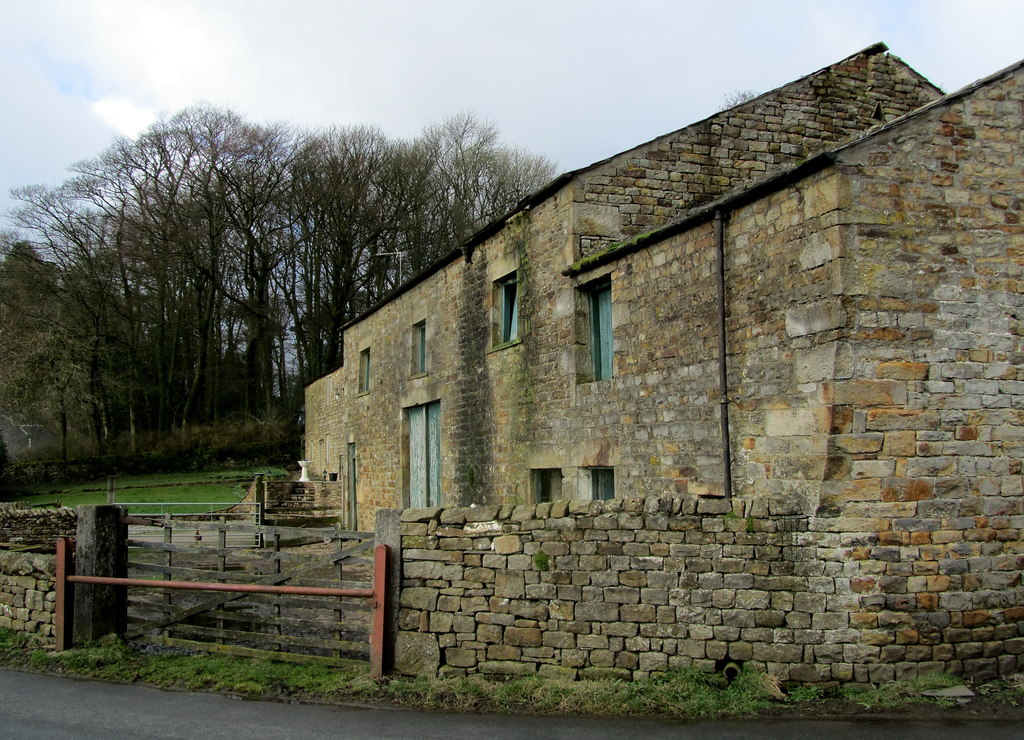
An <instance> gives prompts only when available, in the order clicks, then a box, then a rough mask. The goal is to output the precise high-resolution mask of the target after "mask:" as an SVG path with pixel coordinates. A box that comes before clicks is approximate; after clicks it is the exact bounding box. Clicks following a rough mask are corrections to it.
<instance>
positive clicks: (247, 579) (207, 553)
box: [127, 517, 375, 663]
mask: <svg viewBox="0 0 1024 740" xmlns="http://www.w3.org/2000/svg"><path fill="white" fill-rule="evenodd" d="M128 524H129V527H130V532H131V534H130V535H129V540H128V546H129V560H128V568H129V572H128V575H129V577H134V578H155V579H157V580H164V581H203V582H213V583H223V584H257V585H260V586H289V587H300V590H301V589H306V590H307V591H308V590H309V589H311V588H313V589H317V588H319V589H323V588H330V589H368V590H373V589H374V587H375V584H374V580H375V579H374V572H373V565H374V564H373V558H372V557H371V555H372V553H371V551H372V549H373V546H374V535H373V533H372V532H355V531H344V530H341V529H340V528H339V527H334V528H315V529H314V528H300V527H279V526H265V525H253V524H241V523H231V522H225V521H195V520H186V519H181V518H176V519H172V518H170V517H165V518H163V519H144V518H140V517H130V518H129V520H128ZM142 528H146V529H148V530H149V532H148V533H147V532H146V531H144V529H142ZM370 602H372V599H361V600H354V599H351V598H350V599H342V598H338V597H326V596H310V595H303V596H297V595H293V594H281V593H276V594H251V593H236V592H231V593H205V592H195V591H187V590H177V589H175V590H164V589H149V588H144V587H143V588H132V589H130V590H129V596H128V633H127V637H128V638H129V639H136V640H143V641H147V642H151V643H157V644H163V645H172V646H178V647H185V648H193V649H201V650H208V651H212V652H221V653H231V654H236V655H245V656H252V657H256V656H265V657H271V658H274V659H277V660H292V661H300V662H313V661H316V662H328V663H339V662H343V661H346V660H353V659H354V660H366V659H368V658H369V657H370V656H369V653H370V639H369V636H370V629H371V619H370V616H371V603H370Z"/></svg>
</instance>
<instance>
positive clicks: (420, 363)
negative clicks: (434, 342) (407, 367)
mask: <svg viewBox="0 0 1024 740" xmlns="http://www.w3.org/2000/svg"><path fill="white" fill-rule="evenodd" d="M426 372H427V322H426V321H420V322H418V323H416V324H413V325H412V374H413V375H423V374H425V373H426Z"/></svg>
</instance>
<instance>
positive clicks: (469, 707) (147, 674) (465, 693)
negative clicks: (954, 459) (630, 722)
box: [0, 629, 1024, 719]
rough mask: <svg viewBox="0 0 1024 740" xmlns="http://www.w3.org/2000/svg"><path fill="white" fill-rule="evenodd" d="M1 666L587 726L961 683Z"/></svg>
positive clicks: (899, 695) (74, 662) (104, 658)
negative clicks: (716, 682)
mask: <svg viewBox="0 0 1024 740" xmlns="http://www.w3.org/2000/svg"><path fill="white" fill-rule="evenodd" d="M0 665H2V666H4V667H8V668H17V669H23V670H34V671H39V672H45V673H54V674H60V675H69V676H78V677H83V678H93V679H99V680H104V681H115V682H122V683H145V684H149V685H152V686H158V687H162V688H179V689H188V690H191V691H217V692H223V693H228V694H233V695H237V696H241V697H245V698H275V699H284V700H293V701H294V700H298V701H307V702H319V703H328V704H331V703H334V704H338V703H352V702H355V703H378V704H392V705H398V706H404V707H409V708H416V709H425V710H436V711H453V712H495V713H509V714H550V715H590V716H605V717H612V716H619V717H623V716H634V717H644V716H646V717H658V718H662V719H710V718H727V717H730V718H739V717H754V716H758V715H761V714H765V713H766V712H767V713H770V714H774V713H777V712H775V711H773V709H774V710H783V711H784V713H785V714H789V715H793V714H794V713H795V714H797V715H799V714H800V712H801V710H803V711H804V712H806V714H808V715H812V716H813V715H814V714H815V708H816V707H821V706H823V705H827V704H829V703H832V705H835V704H836V703H837V702H838V703H844V702H846V703H853V704H856V705H858V706H859V707H861V708H864V709H866V710H868V711H872V712H880V711H884V712H892V711H900V710H906V709H908V708H910V707H913V706H915V705H916V706H917V707H918V708H921V707H924V711H927V712H929V713H934V711H936V710H941V709H942V708H943V707H949V706H951V705H952V702H951V700H943V699H934V698H930V697H927V696H924V695H923V694H922V692H924V691H927V690H929V689H936V688H944V687H947V686H955V685H960V684H962V683H963V680H962V679H960V678H958V677H955V676H950V675H946V674H940V675H936V676H928V677H923V678H916V679H911V680H909V681H897V682H894V683H891V684H885V685H882V686H877V687H867V688H863V687H855V686H851V687H845V688H837V689H827V690H826V689H821V688H817V687H799V688H795V689H791V690H790V692H789V694H788V695H786V696H783V695H782V694H780V693H779V691H778V682H777V681H774V680H773V679H771V678H770V677H767V676H765V675H764V674H760V673H757V672H755V671H743V672H741V673H740V675H739V677H738V678H737V679H736V680H735V681H734V682H733V683H732V684H730V685H729V686H728V687H726V688H724V689H723V688H718V687H716V686H713V685H711V684H710V683H709V682H708V680H707V679H708V677H707V675H705V674H702V673H700V672H698V671H678V672H672V673H668V674H665V675H661V676H658V677H656V678H650V679H646V680H641V681H633V682H625V681H618V680H582V681H570V680H567V679H557V678H543V677H539V676H531V677H521V678H513V679H511V680H508V681H503V682H494V681H488V680H485V679H483V678H481V677H479V676H469V677H446V678H431V679H427V678H406V677H399V676H395V677H389V678H387V679H385V680H383V681H373V680H372V679H370V678H369V676H368V675H367V672H366V670H365V669H363V668H361V667H330V666H323V665H315V664H309V665H302V664H293V663H284V662H276V661H268V660H251V659H245V658H236V657H231V656H218V655H207V654H200V655H167V654H148V653H140V652H138V651H136V650H134V649H132V647H130V646H128V645H126V644H124V643H123V642H121V641H119V640H117V639H113V638H109V639H106V640H103V641H101V642H99V643H96V644H93V645H90V646H86V647H82V648H76V649H73V650H68V651H65V652H63V653H55V652H53V651H52V650H51V649H48V648H45V647H43V646H42V644H41V643H39V642H38V641H37V640H33V639H32V638H30V637H26V636H25V635H22V634H20V633H15V632H10V631H8V630H3V629H0ZM1019 678H1020V677H1010V678H1008V679H1001V680H998V681H991V682H988V683H986V684H983V685H981V686H979V687H975V690H976V691H977V692H978V694H979V695H980V696H982V697H984V698H985V699H987V700H988V701H989V702H992V703H995V704H1000V705H1003V706H1009V707H1020V706H1021V705H1022V704H1024V681H1021V680H1017V679H1019Z"/></svg>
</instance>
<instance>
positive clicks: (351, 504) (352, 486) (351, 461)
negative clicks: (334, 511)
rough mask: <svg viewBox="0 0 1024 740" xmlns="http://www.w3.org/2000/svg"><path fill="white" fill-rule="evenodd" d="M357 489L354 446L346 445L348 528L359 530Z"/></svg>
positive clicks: (350, 443) (357, 476)
mask: <svg viewBox="0 0 1024 740" xmlns="http://www.w3.org/2000/svg"><path fill="white" fill-rule="evenodd" d="M358 488H359V474H358V471H357V469H356V445H355V443H354V442H349V443H348V527H349V529H359V511H358V506H359V501H358V498H357V497H356V491H357V490H358Z"/></svg>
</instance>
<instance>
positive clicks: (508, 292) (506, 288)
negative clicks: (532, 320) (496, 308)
mask: <svg viewBox="0 0 1024 740" xmlns="http://www.w3.org/2000/svg"><path fill="white" fill-rule="evenodd" d="M498 301H499V305H500V307H501V317H500V322H501V323H500V325H499V335H498V341H499V342H501V343H504V342H511V341H513V340H516V339H519V276H518V275H517V274H516V273H514V272H513V273H512V274H511V275H508V276H507V277H505V278H503V279H501V280H499V281H498Z"/></svg>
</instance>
